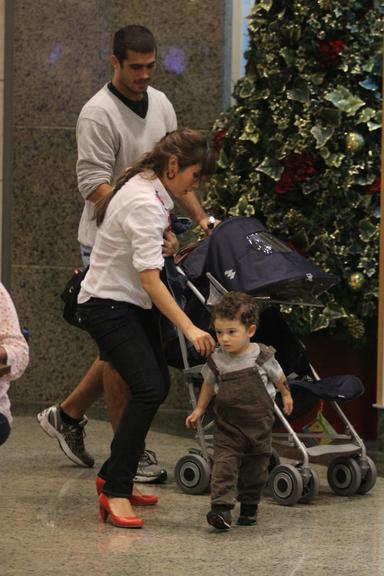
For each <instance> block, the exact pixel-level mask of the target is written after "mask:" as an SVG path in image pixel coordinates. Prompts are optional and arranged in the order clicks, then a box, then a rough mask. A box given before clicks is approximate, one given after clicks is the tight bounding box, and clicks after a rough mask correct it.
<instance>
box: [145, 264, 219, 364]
mask: <svg viewBox="0 0 384 576" xmlns="http://www.w3.org/2000/svg"><path fill="white" fill-rule="evenodd" d="M140 280H141V283H142V286H143V288H144V290H145V291H146V292H147V294H148V295H149V297H150V298H151V300H152V302H153V303H154V304H155V306H156V307H157V308H158V309H159V310H160V312H161V313H162V314H164V316H166V317H167V318H168V320H170V321H171V322H172V323H173V324H174V325H175V326H177V327H178V328H180V330H181V331H182V332H183V334H184V336H185V337H186V338H187V339H188V340H189V341H190V342H191V343H192V344H193V346H194V347H195V348H196V350H197V352H199V354H202V355H203V356H208V354H210V353H211V352H212V351H213V349H214V348H215V341H214V339H213V338H212V336H211V335H210V334H208V332H204V330H200V328H198V327H197V326H195V325H194V324H193V322H192V321H191V320H190V319H189V318H188V316H187V315H186V314H184V312H183V311H182V309H181V308H180V306H178V304H177V303H176V302H175V300H174V298H173V297H172V295H171V293H170V292H169V290H168V288H167V287H166V286H165V284H164V283H163V282H162V280H161V279H160V271H159V270H157V269H156V270H144V271H143V272H140Z"/></svg>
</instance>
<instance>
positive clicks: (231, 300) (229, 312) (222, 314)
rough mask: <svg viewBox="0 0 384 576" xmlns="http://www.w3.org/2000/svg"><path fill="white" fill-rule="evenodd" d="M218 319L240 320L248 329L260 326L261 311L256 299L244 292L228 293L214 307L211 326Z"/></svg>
mask: <svg viewBox="0 0 384 576" xmlns="http://www.w3.org/2000/svg"><path fill="white" fill-rule="evenodd" d="M216 318H225V319H227V320H235V319H236V318H238V319H239V320H240V322H241V323H242V324H244V326H246V327H247V328H248V326H250V325H251V324H256V326H257V325H258V324H259V318H260V310H259V306H258V305H257V303H256V301H255V299H254V298H253V297H252V296H249V295H248V294H245V293H244V292H228V293H227V294H225V295H224V296H223V298H222V299H221V300H220V302H218V303H217V304H215V305H214V306H213V309H212V312H211V325H212V326H213V325H214V323H215V320H216Z"/></svg>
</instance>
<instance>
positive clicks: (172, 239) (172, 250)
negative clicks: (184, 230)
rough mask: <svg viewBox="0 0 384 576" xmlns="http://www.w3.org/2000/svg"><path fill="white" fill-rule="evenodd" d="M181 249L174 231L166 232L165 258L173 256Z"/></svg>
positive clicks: (164, 243) (164, 241)
mask: <svg viewBox="0 0 384 576" xmlns="http://www.w3.org/2000/svg"><path fill="white" fill-rule="evenodd" d="M178 249H179V241H178V239H177V237H176V234H175V233H174V232H172V230H166V231H165V232H164V240H163V256H173V255H174V254H176V252H177V251H178Z"/></svg>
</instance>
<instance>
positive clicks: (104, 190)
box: [87, 183, 112, 204]
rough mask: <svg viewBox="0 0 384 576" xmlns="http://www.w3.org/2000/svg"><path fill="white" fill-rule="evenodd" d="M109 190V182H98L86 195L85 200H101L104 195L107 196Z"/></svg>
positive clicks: (94, 201) (110, 188)
mask: <svg viewBox="0 0 384 576" xmlns="http://www.w3.org/2000/svg"><path fill="white" fill-rule="evenodd" d="M111 190H112V186H111V185H110V184H107V183H105V184H100V185H99V186H98V187H97V188H96V189H95V190H94V191H93V192H91V193H90V194H89V196H87V200H90V201H91V202H93V203H94V204H95V203H96V202H97V201H98V200H101V199H102V198H104V196H107V194H109V192H110V191H111Z"/></svg>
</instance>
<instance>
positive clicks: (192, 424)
mask: <svg viewBox="0 0 384 576" xmlns="http://www.w3.org/2000/svg"><path fill="white" fill-rule="evenodd" d="M202 414H203V410H201V409H200V408H195V410H194V411H193V412H192V413H191V414H190V415H189V416H187V418H186V419H185V425H186V427H187V428H196V424H197V421H198V419H199V418H200V416H201V415H202Z"/></svg>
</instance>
